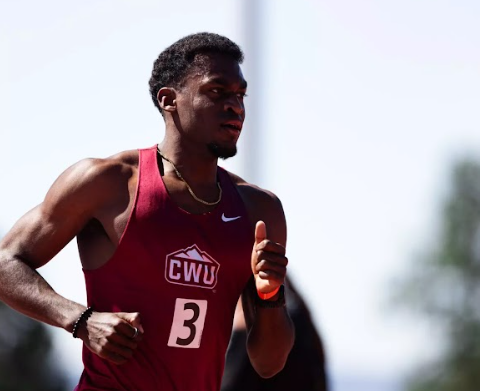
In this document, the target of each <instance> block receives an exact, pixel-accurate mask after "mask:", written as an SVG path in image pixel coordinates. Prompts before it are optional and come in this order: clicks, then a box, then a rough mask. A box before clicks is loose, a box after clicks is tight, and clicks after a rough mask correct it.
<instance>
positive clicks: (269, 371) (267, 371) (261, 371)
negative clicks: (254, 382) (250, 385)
mask: <svg viewBox="0 0 480 391" xmlns="http://www.w3.org/2000/svg"><path fill="white" fill-rule="evenodd" d="M284 366H285V363H284V364H283V365H281V366H277V367H273V366H271V367H269V368H255V370H256V372H257V374H258V376H260V377H261V378H263V379H270V378H271V377H274V376H275V375H276V374H277V373H279V372H280V371H281V370H282V369H283V367H284Z"/></svg>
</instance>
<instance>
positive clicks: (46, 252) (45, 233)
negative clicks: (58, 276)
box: [1, 204, 84, 269]
mask: <svg viewBox="0 0 480 391" xmlns="http://www.w3.org/2000/svg"><path fill="white" fill-rule="evenodd" d="M82 220H83V219H78V218H75V216H65V215H61V214H58V213H55V211H52V210H48V207H47V206H46V205H44V204H40V205H38V206H36V207H35V208H33V209H32V210H30V211H29V212H27V213H26V214H25V215H24V216H23V217H21V218H20V220H18V221H17V223H16V224H15V225H14V226H13V227H12V229H11V230H10V232H8V233H7V235H6V236H5V237H4V238H3V240H2V245H1V247H2V249H6V251H7V252H8V253H9V254H10V256H12V257H16V258H19V259H21V260H22V261H24V262H25V263H27V264H28V265H29V266H31V267H33V268H35V269H36V268H39V267H41V266H43V265H45V264H46V263H47V262H48V261H50V260H51V259H52V258H53V257H54V256H55V255H56V254H57V253H58V252H59V251H60V250H61V249H62V248H63V247H65V246H66V245H67V244H68V243H69V242H70V241H71V240H72V239H73V238H74V237H75V235H76V234H77V232H78V231H79V230H80V229H81V227H82V226H83V224H84V222H83V221H82Z"/></svg>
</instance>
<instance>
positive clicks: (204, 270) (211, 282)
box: [165, 244, 220, 289]
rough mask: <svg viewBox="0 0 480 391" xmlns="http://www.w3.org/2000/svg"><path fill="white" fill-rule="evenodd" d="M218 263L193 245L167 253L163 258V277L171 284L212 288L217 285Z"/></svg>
mask: <svg viewBox="0 0 480 391" xmlns="http://www.w3.org/2000/svg"><path fill="white" fill-rule="evenodd" d="M218 269H220V264H219V263H218V262H217V261H216V260H215V259H213V258H212V257H211V256H210V255H208V254H207V253H206V252H205V251H202V250H200V249H199V248H198V247H197V245H195V244H194V245H193V246H191V247H188V248H186V249H184V250H178V251H175V252H173V253H171V254H168V255H167V257H166V260H165V279H166V280H167V281H168V282H171V283H172V284H179V285H187V286H195V287H198V288H207V289H213V288H214V287H215V285H217V275H218Z"/></svg>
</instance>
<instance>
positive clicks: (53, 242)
mask: <svg viewBox="0 0 480 391" xmlns="http://www.w3.org/2000/svg"><path fill="white" fill-rule="evenodd" d="M119 170H121V165H119V164H113V163H112V162H109V161H107V160H93V159H90V160H85V161H82V162H80V163H77V164H76V165H74V166H72V167H71V168H69V169H68V170H66V171H65V172H64V173H63V174H62V175H60V177H59V178H58V179H57V180H56V182H55V183H54V184H53V185H52V187H51V188H50V190H49V191H48V193H47V195H46V197H45V199H44V201H43V202H42V203H41V204H40V205H38V206H37V207H35V208H34V209H32V210H31V211H29V212H28V213H27V214H25V215H24V216H23V217H22V218H21V219H20V220H19V221H18V222H17V223H16V224H15V225H14V226H13V228H12V229H11V230H10V232H8V233H7V235H6V236H5V237H4V238H3V240H2V241H1V242H0V300H2V301H4V302H5V303H6V304H8V305H9V306H10V307H12V308H14V309H15V310H17V311H19V312H21V313H23V314H25V315H27V316H29V317H31V318H34V319H37V320H39V321H41V322H44V323H47V324H50V325H52V326H56V327H61V328H63V329H65V330H67V331H68V332H71V331H72V329H73V325H74V323H75V321H76V320H77V319H78V317H79V315H80V314H81V313H82V312H83V311H84V310H85V306H83V305H81V304H78V303H75V302H73V301H71V300H68V299H66V298H64V297H62V296H61V295H59V294H58V293H56V292H55V291H54V290H53V289H52V287H50V285H49V284H48V283H47V282H46V281H45V280H44V279H43V278H42V277H41V276H40V274H38V273H37V271H36V269H37V268H39V267H41V266H43V265H45V264H46V263H47V262H49V261H50V260H51V259H52V258H53V257H54V256H55V255H56V254H57V253H58V252H59V251H60V250H61V249H62V248H63V247H65V246H66V245H67V244H68V242H70V240H72V239H73V238H74V237H75V235H77V234H78V233H79V232H80V231H81V230H82V228H83V227H84V226H85V225H86V224H87V223H88V222H89V221H90V220H91V219H93V218H96V215H97V213H99V212H101V211H102V210H103V209H104V206H105V205H107V204H108V202H109V201H111V197H112V192H114V191H116V188H117V187H118V186H115V184H116V183H118V182H119ZM120 174H121V173H120ZM94 315H95V316H94ZM94 315H92V317H91V320H89V322H90V321H91V322H93V324H94V325H95V326H96V327H97V328H100V326H98V324H99V323H102V322H103V323H104V324H105V323H109V325H110V326H112V327H118V324H122V325H123V332H124V333H130V334H129V335H132V331H131V330H133V328H132V327H130V326H128V328H127V326H125V324H126V323H127V321H124V320H122V319H118V320H117V319H115V322H116V323H115V322H113V321H112V316H111V315H110V316H106V315H105V314H99V313H95V314H94ZM103 326H104V325H103ZM105 328H106V327H103V330H105ZM90 334H91V333H90V332H87V330H86V328H85V327H84V328H83V329H81V332H79V336H80V337H81V338H82V340H83V341H84V342H85V343H86V344H87V346H88V347H89V348H90V349H91V350H92V351H95V352H96V353H97V354H99V355H102V356H103V357H105V358H109V359H111V361H114V362H117V363H120V362H121V361H122V360H121V359H120V358H119V357H118V355H119V352H115V353H114V354H113V355H111V356H110V357H107V354H104V353H102V351H101V349H100V348H98V346H92V344H91V343H90V341H89V339H91V336H90ZM127 344H129V343H128V342H127ZM129 346H130V347H132V348H134V346H133V345H132V344H130V345H129ZM127 354H128V352H127V353H125V355H127Z"/></svg>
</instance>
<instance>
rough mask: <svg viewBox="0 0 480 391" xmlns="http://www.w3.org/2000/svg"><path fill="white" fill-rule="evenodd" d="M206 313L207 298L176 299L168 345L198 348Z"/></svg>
mask: <svg viewBox="0 0 480 391" xmlns="http://www.w3.org/2000/svg"><path fill="white" fill-rule="evenodd" d="M206 314H207V300H192V299H177V300H176V301H175V313H174V314H173V322H172V328H171V330H170V337H169V338H168V346H172V347H177V348H199V347H200V341H201V339H202V332H203V327H204V324H205V315H206Z"/></svg>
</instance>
